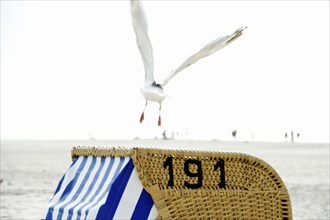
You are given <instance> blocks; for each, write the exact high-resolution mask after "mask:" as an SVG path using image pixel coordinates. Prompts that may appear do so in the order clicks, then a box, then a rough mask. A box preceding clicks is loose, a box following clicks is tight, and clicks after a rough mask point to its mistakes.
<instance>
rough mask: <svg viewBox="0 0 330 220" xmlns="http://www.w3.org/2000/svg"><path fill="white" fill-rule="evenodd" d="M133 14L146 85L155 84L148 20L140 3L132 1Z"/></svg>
mask: <svg viewBox="0 0 330 220" xmlns="http://www.w3.org/2000/svg"><path fill="white" fill-rule="evenodd" d="M131 13H132V24H133V29H134V32H135V35H136V43H137V45H138V48H139V51H140V54H141V57H142V61H143V65H144V72H145V83H146V84H152V83H153V82H154V58H153V54H152V46H151V43H150V40H149V35H148V24H147V19H146V16H145V14H144V10H143V7H142V4H141V2H140V1H138V0H131Z"/></svg>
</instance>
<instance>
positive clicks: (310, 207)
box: [0, 139, 330, 220]
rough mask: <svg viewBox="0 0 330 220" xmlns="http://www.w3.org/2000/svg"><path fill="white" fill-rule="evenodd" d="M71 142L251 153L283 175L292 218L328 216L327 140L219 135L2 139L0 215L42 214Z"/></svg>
mask: <svg viewBox="0 0 330 220" xmlns="http://www.w3.org/2000/svg"><path fill="white" fill-rule="evenodd" d="M74 146H95V147H156V148H169V149H190V150H201V151H219V152H239V153H246V154H249V155H253V156H256V157H258V158H260V159H262V160H264V161H266V162H267V163H268V164H269V165H270V166H272V167H273V168H274V169H275V170H276V171H277V173H278V174H279V175H280V177H281V178H282V180H283V182H284V184H285V185H286V187H287V189H288V191H289V194H290V199H291V204H292V210H293V219H306V220H311V219H317V220H320V219H324V220H328V219H330V213H329V212H330V182H329V180H330V171H329V168H330V164H329V152H330V147H329V143H293V142H253V141H251V142H241V141H219V140H210V141H208V140H172V139H171V140H168V139H167V140H164V139H133V140H1V173H0V174H1V175H0V182H1V183H0V187H1V191H0V199H1V200H0V202H1V203H0V219H2V220H16V219H17V220H18V219H19V220H25V219H26V220H30V219H31V220H34V219H41V218H43V217H44V215H45V213H46V211H47V204H48V201H49V200H50V198H51V197H52V196H53V194H54V192H55V189H56V187H57V184H58V183H59V181H60V179H61V177H62V176H63V175H64V173H65V172H66V170H67V169H68V168H69V166H70V164H71V162H72V160H71V149H72V147H74Z"/></svg>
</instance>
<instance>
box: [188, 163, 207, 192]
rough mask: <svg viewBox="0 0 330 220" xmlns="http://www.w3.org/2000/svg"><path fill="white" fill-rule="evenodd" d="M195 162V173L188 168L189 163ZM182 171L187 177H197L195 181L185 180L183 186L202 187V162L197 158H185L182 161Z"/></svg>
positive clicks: (190, 187)
mask: <svg viewBox="0 0 330 220" xmlns="http://www.w3.org/2000/svg"><path fill="white" fill-rule="evenodd" d="M190 164H195V165H196V166H197V173H192V172H191V171H190V170H189V165H190ZM184 172H185V173H186V174H187V176H189V177H198V181H197V183H188V182H187V181H184V186H185V187H187V188H189V189H198V188H200V187H202V185H203V171H202V162H201V161H199V160H186V161H185V162H184Z"/></svg>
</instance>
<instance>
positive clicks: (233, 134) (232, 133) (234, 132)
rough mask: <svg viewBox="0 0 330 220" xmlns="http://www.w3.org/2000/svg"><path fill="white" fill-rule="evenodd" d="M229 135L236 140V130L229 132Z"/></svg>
mask: <svg viewBox="0 0 330 220" xmlns="http://www.w3.org/2000/svg"><path fill="white" fill-rule="evenodd" d="M231 135H232V136H233V138H235V139H236V135H237V131H236V130H233V131H232V132H231Z"/></svg>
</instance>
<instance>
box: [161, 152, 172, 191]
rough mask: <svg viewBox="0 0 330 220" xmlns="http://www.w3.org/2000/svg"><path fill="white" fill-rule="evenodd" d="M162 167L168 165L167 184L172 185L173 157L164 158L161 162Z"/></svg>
mask: <svg viewBox="0 0 330 220" xmlns="http://www.w3.org/2000/svg"><path fill="white" fill-rule="evenodd" d="M163 167H164V169H166V167H168V173H169V176H170V179H169V180H168V183H167V186H169V187H170V186H174V181H173V157H172V156H168V157H167V159H166V160H165V162H164V164H163Z"/></svg>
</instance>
